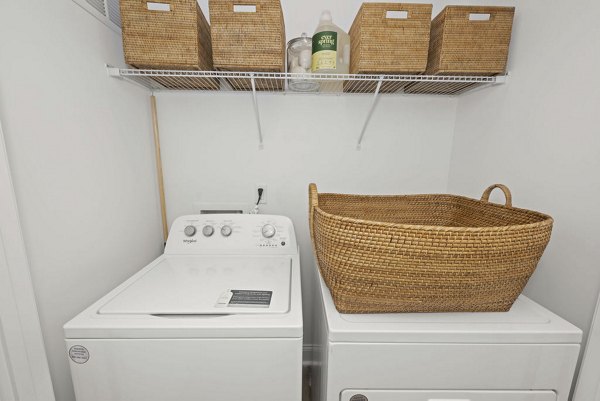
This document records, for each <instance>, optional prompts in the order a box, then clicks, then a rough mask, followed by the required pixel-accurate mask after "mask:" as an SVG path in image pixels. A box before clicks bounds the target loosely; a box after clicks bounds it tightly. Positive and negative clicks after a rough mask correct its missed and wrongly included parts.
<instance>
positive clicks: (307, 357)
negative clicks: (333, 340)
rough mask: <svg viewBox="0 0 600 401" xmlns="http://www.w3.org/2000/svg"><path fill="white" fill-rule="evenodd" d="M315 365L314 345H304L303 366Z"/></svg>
mask: <svg viewBox="0 0 600 401" xmlns="http://www.w3.org/2000/svg"><path fill="white" fill-rule="evenodd" d="M312 365H313V345H312V344H304V345H303V346H302V366H304V367H309V366H312Z"/></svg>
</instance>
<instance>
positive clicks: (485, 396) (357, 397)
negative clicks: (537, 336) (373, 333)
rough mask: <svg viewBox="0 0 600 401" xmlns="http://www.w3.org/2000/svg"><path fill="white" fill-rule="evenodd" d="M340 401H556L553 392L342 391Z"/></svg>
mask: <svg viewBox="0 0 600 401" xmlns="http://www.w3.org/2000/svg"><path fill="white" fill-rule="evenodd" d="M340 400H341V401H556V393H555V392H554V391H473V390H465V391H460V390H448V391H445V390H435V391H434V390H431V391H429V390H414V391H411V390H344V391H342V393H341V397H340Z"/></svg>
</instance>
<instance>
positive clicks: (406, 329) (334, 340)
mask: <svg viewBox="0 0 600 401" xmlns="http://www.w3.org/2000/svg"><path fill="white" fill-rule="evenodd" d="M319 285H320V289H319V290H318V294H319V296H317V298H318V299H319V300H320V301H318V303H319V305H318V306H317V312H316V313H317V322H316V333H315V334H316V343H317V344H316V346H315V348H314V359H315V365H314V367H313V369H312V377H311V385H312V390H313V398H312V401H338V400H339V401H567V399H568V396H569V390H570V387H571V382H572V380H573V374H574V372H575V366H576V364H577V357H578V355H579V346H580V343H581V338H582V333H581V331H580V330H579V329H578V328H577V327H575V326H573V325H572V324H570V323H568V322H567V321H565V320H563V319H561V318H560V317H558V316H557V315H555V314H553V313H552V312H550V311H548V310H547V309H544V308H543V307H541V306H540V305H538V304H536V303H535V302H533V301H531V300H530V299H528V298H526V297H525V296H521V297H519V299H518V300H517V301H516V302H515V304H514V306H513V307H512V309H511V310H510V311H509V312H502V313H430V314H427V313H395V314H364V315H355V314H341V313H339V312H338V311H337V310H336V309H335V306H334V304H333V300H332V298H331V294H330V292H329V289H328V288H327V287H326V285H325V283H324V281H323V280H322V278H321V277H320V276H319Z"/></svg>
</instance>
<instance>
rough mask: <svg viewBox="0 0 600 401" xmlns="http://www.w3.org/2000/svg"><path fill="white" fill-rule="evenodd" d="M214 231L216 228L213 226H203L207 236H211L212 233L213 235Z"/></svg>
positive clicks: (203, 232)
mask: <svg viewBox="0 0 600 401" xmlns="http://www.w3.org/2000/svg"><path fill="white" fill-rule="evenodd" d="M214 232H215V229H214V228H213V226H204V227H202V234H204V236H205V237H210V236H211V235H213V233H214Z"/></svg>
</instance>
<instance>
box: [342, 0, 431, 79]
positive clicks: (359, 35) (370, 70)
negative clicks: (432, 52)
mask: <svg viewBox="0 0 600 401" xmlns="http://www.w3.org/2000/svg"><path fill="white" fill-rule="evenodd" d="M431 7H432V6H431V4H406V3H363V4H362V6H361V7H360V10H358V14H357V15H356V18H355V19H354V22H353V23H352V27H351V28H350V43H351V44H352V50H351V51H350V73H351V74H418V73H421V72H423V71H425V68H426V67H427V52H428V49H429V31H430V28H431ZM388 11H390V12H392V13H394V12H399V13H404V12H405V13H406V16H405V17H404V16H403V15H402V18H400V17H396V16H395V14H394V15H392V13H390V15H388Z"/></svg>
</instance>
